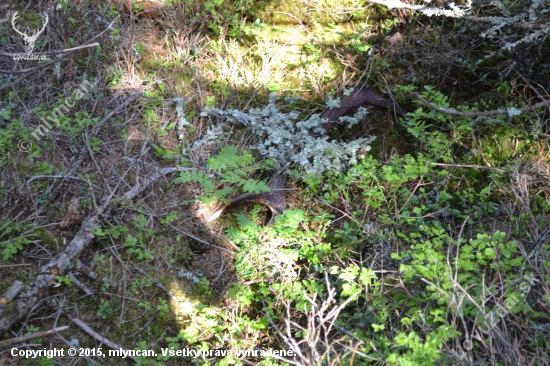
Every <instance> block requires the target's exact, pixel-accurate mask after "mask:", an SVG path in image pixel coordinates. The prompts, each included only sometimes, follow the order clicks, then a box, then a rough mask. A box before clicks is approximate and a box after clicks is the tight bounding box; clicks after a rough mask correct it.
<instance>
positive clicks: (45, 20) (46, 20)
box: [36, 14, 50, 37]
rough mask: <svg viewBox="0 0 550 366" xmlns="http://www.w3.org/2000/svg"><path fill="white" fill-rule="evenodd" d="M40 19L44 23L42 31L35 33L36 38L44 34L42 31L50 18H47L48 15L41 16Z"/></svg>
mask: <svg viewBox="0 0 550 366" xmlns="http://www.w3.org/2000/svg"><path fill="white" fill-rule="evenodd" d="M40 18H42V20H43V21H44V25H43V26H42V29H40V31H39V32H38V33H36V36H37V37H38V36H39V35H40V34H41V33H42V32H44V29H46V26H47V25H48V20H50V18H49V17H48V14H44V15H41V16H40Z"/></svg>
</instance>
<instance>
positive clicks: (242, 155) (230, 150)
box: [174, 145, 270, 203]
mask: <svg viewBox="0 0 550 366" xmlns="http://www.w3.org/2000/svg"><path fill="white" fill-rule="evenodd" d="M253 160H254V158H253V156H252V154H250V153H248V152H246V151H241V152H239V151H238V150H237V148H236V147H234V146H231V145H227V146H225V147H224V148H223V149H222V150H220V152H219V154H218V155H217V156H216V157H210V158H209V159H208V162H207V164H206V166H207V167H208V168H209V169H210V170H212V171H213V172H215V174H214V173H212V174H208V173H205V172H204V171H202V170H197V169H195V170H189V171H184V172H181V173H180V176H179V177H178V178H176V179H175V180H174V184H178V183H190V182H193V183H199V184H200V185H201V186H202V188H203V190H204V195H203V196H201V197H200V199H201V201H203V202H205V203H209V202H212V201H214V200H221V199H223V198H225V197H226V196H227V195H229V194H230V193H232V192H233V188H224V189H220V190H216V184H222V183H226V184H230V185H234V186H237V187H240V188H241V189H242V190H243V191H244V192H254V193H261V192H269V191H270V189H269V187H268V186H267V185H266V184H265V183H264V182H262V181H258V180H255V179H250V178H247V177H248V176H249V175H250V174H251V173H253V172H255V171H256V170H259V166H258V165H255V164H253ZM215 177H218V178H217V179H215Z"/></svg>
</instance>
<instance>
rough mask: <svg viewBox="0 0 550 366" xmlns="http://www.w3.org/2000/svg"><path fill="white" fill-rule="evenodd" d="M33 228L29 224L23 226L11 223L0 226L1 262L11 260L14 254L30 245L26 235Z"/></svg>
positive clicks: (6, 222)
mask: <svg viewBox="0 0 550 366" xmlns="http://www.w3.org/2000/svg"><path fill="white" fill-rule="evenodd" d="M33 227H34V225H33V224H31V223H26V224H24V225H23V226H21V225H18V224H16V223H14V222H11V221H5V222H3V223H2V224H0V240H1V241H0V248H2V260H4V261H6V260H9V259H12V258H13V256H14V255H15V254H17V253H18V252H19V251H20V250H23V247H24V246H26V245H28V244H29V243H30V240H29V239H28V237H27V235H28V233H29V232H30V231H32V228H33Z"/></svg>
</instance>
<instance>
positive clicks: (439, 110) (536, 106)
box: [414, 93, 550, 117]
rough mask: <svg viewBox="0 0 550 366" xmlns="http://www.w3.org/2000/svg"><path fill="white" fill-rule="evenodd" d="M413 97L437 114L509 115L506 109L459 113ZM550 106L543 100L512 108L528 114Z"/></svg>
mask: <svg viewBox="0 0 550 366" xmlns="http://www.w3.org/2000/svg"><path fill="white" fill-rule="evenodd" d="M414 95H415V97H416V98H418V100H420V101H421V102H422V103H424V104H425V105H427V106H428V107H430V108H431V109H433V110H436V111H438V112H443V113H447V114H450V115H452V116H463V117H490V116H495V115H497V114H506V115H510V111H509V110H507V109H495V110H493V111H472V112H460V111H457V110H456V109H450V108H444V107H440V106H437V105H435V104H433V103H431V102H429V101H428V100H426V99H425V98H423V97H422V96H421V95H420V94H418V93H414ZM548 106H550V100H544V101H542V102H540V103H537V104H533V105H532V106H529V107H523V108H514V111H518V112H530V111H533V110H535V109H537V108H542V107H548Z"/></svg>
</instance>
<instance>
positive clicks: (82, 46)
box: [0, 42, 99, 57]
mask: <svg viewBox="0 0 550 366" xmlns="http://www.w3.org/2000/svg"><path fill="white" fill-rule="evenodd" d="M97 46H99V43H97V42H94V43H90V44H83V45H80V46H76V47H72V48H66V49H64V50H53V51H44V52H33V53H32V55H46V56H48V55H57V54H59V53H69V52H74V51H78V50H82V49H84V48H90V47H97ZM26 54H27V53H8V52H3V51H0V56H7V57H12V56H18V55H26Z"/></svg>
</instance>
